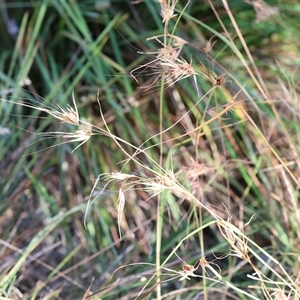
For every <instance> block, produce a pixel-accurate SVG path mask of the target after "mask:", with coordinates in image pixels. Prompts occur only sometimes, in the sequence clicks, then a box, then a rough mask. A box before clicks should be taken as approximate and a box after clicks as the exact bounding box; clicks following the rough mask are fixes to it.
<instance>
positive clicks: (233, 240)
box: [217, 221, 251, 262]
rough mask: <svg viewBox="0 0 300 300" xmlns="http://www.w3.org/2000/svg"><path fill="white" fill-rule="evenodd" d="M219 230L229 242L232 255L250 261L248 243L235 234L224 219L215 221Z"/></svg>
mask: <svg viewBox="0 0 300 300" xmlns="http://www.w3.org/2000/svg"><path fill="white" fill-rule="evenodd" d="M217 225H218V227H219V230H220V232H221V234H222V236H223V237H224V238H225V239H226V240H227V241H228V243H229V244H230V246H231V248H232V250H233V254H231V255H233V256H237V257H239V258H241V259H243V260H246V261H248V262H251V259H250V257H249V255H248V243H247V240H246V239H245V238H244V237H243V239H240V238H239V237H238V236H237V234H236V233H235V232H234V231H233V229H232V228H231V226H233V225H231V224H230V225H228V224H226V223H225V222H224V221H219V222H218V223H217Z"/></svg>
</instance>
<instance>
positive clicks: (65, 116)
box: [37, 92, 79, 125]
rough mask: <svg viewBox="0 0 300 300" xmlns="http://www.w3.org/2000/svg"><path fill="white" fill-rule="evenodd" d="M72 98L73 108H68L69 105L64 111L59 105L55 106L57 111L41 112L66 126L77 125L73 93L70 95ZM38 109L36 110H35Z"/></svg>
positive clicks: (77, 116) (77, 119)
mask: <svg viewBox="0 0 300 300" xmlns="http://www.w3.org/2000/svg"><path fill="white" fill-rule="evenodd" d="M72 98H73V104H74V108H73V107H72V106H70V105H69V104H68V105H67V108H66V109H64V108H63V107H61V106H60V105H58V104H57V107H58V110H52V109H51V110H50V109H42V110H43V111H46V112H47V113H48V114H50V115H51V116H53V117H54V118H56V119H58V120H60V121H62V122H64V123H68V124H72V125H79V114H78V109H77V106H76V102H75V97H74V92H73V94H72ZM37 109H38V108H37Z"/></svg>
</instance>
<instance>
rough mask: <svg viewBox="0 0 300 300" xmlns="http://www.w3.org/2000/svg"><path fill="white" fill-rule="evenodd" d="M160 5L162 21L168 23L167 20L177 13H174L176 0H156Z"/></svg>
mask: <svg viewBox="0 0 300 300" xmlns="http://www.w3.org/2000/svg"><path fill="white" fill-rule="evenodd" d="M158 1H159V3H160V7H161V12H160V15H161V17H162V19H163V20H162V22H163V23H166V24H168V23H169V21H170V20H171V19H172V18H174V17H176V16H177V14H174V9H175V6H176V4H177V2H178V0H158Z"/></svg>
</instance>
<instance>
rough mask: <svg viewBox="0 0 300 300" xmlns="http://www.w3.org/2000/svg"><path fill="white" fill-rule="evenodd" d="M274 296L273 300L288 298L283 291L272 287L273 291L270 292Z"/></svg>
mask: <svg viewBox="0 0 300 300" xmlns="http://www.w3.org/2000/svg"><path fill="white" fill-rule="evenodd" d="M271 295H272V296H273V297H274V298H273V300H290V299H291V298H290V296H286V295H285V293H284V291H283V290H281V289H279V288H278V289H274V292H273V293H272V294H271Z"/></svg>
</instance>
